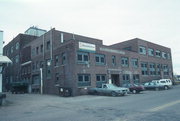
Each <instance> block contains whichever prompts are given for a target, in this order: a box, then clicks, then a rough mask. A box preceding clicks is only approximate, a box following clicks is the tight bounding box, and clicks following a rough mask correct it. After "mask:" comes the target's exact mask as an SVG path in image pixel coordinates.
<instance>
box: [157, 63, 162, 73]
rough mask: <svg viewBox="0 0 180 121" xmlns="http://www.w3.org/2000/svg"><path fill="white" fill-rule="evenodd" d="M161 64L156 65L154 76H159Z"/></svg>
mask: <svg viewBox="0 0 180 121" xmlns="http://www.w3.org/2000/svg"><path fill="white" fill-rule="evenodd" d="M160 70H161V64H156V74H157V75H161V71H160Z"/></svg>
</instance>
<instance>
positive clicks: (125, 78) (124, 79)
mask: <svg viewBox="0 0 180 121" xmlns="http://www.w3.org/2000/svg"><path fill="white" fill-rule="evenodd" d="M129 83H130V76H129V74H123V84H129Z"/></svg>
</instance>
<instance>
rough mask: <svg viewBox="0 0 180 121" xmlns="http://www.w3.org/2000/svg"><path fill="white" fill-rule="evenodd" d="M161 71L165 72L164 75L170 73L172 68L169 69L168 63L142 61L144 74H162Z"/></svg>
mask: <svg viewBox="0 0 180 121" xmlns="http://www.w3.org/2000/svg"><path fill="white" fill-rule="evenodd" d="M148 65H149V68H148ZM161 71H162V72H163V73H164V75H169V71H170V68H169V69H168V65H166V64H155V63H149V64H148V63H147V62H141V72H142V75H161Z"/></svg>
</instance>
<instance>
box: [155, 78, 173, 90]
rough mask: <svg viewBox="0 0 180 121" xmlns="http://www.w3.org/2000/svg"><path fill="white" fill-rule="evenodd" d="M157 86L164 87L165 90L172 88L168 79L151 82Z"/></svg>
mask: <svg viewBox="0 0 180 121" xmlns="http://www.w3.org/2000/svg"><path fill="white" fill-rule="evenodd" d="M152 82H155V83H156V84H157V85H161V86H164V89H165V90H167V89H169V88H171V87H172V81H171V80H170V79H160V80H153V81H152Z"/></svg>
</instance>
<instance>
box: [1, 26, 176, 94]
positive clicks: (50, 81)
mask: <svg viewBox="0 0 180 121" xmlns="http://www.w3.org/2000/svg"><path fill="white" fill-rule="evenodd" d="M10 47H11V45H10V44H8V45H7V46H6V47H5V48H4V50H5V52H6V50H7V48H9V49H10ZM6 55H7V54H6ZM7 56H8V55H7ZM13 57H16V56H13ZM13 68H14V69H16V70H17V73H18V74H17V75H18V76H19V77H20V80H28V83H29V92H40V90H41V88H43V93H45V94H59V91H60V89H61V88H60V87H63V88H69V89H71V94H72V95H73V96H75V95H81V94H84V93H86V91H87V90H86V89H87V88H88V87H96V86H97V87H99V86H101V84H102V83H108V82H109V81H111V82H112V83H114V84H116V85H118V86H121V85H123V84H125V83H143V82H146V81H151V80H153V79H160V78H170V79H172V74H173V68H172V58H171V50H170V48H167V47H163V46H161V45H157V44H154V43H151V42H148V41H145V40H141V39H138V38H135V39H132V40H128V41H125V42H121V43H117V44H114V45H110V46H106V45H103V42H102V40H99V39H94V38H89V37H85V36H80V35H76V34H72V33H67V32H62V31H58V30H55V29H51V30H50V31H48V32H46V33H45V34H43V35H42V36H40V37H38V38H36V39H34V40H32V41H31V42H29V43H28V44H26V45H25V46H24V47H23V48H22V49H21V65H20V68H15V67H13ZM7 70H9V69H8V67H7ZM7 75H9V76H8V77H12V80H16V77H17V76H14V75H15V74H13V73H7ZM13 77H14V78H13ZM42 85H43V86H42Z"/></svg>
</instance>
